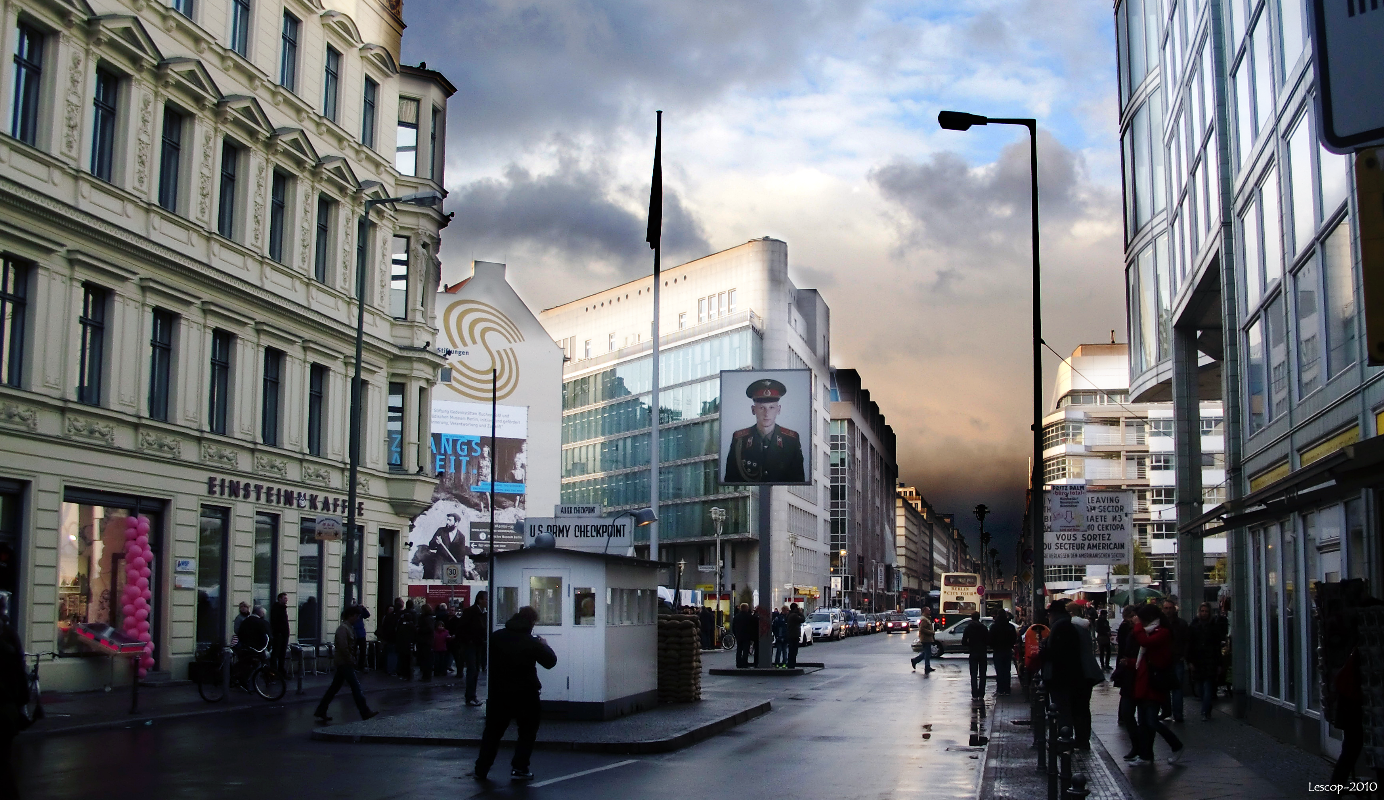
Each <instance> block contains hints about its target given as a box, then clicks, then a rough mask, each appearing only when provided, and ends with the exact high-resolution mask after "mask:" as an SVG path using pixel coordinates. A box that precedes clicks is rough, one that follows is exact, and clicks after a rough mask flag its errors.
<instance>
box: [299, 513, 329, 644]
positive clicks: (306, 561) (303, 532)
mask: <svg viewBox="0 0 1384 800" xmlns="http://www.w3.org/2000/svg"><path fill="white" fill-rule="evenodd" d="M322 551H323V545H322V542H321V541H319V540H318V538H317V520H316V519H313V518H311V517H304V518H301V519H300V520H299V521H298V641H300V642H316V641H318V640H319V639H320V638H321V635H322V579H323V575H322V556H323V552H322Z"/></svg>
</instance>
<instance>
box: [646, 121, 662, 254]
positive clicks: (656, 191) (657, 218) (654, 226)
mask: <svg viewBox="0 0 1384 800" xmlns="http://www.w3.org/2000/svg"><path fill="white" fill-rule="evenodd" d="M662 238H663V112H662V111H660V112H658V133H657V134H656V135H655V137H654V181H653V185H652V186H650V187H649V234H648V236H645V237H644V241H646V242H648V243H649V247H652V248H654V249H655V250H657V249H658V246H659V242H660V240H661V239H662Z"/></svg>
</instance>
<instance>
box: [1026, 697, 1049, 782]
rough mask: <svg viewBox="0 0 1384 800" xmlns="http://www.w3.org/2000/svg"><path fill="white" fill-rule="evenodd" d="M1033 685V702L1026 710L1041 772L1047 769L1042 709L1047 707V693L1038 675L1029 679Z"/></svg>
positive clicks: (1045, 722) (1044, 724) (1046, 727)
mask: <svg viewBox="0 0 1384 800" xmlns="http://www.w3.org/2000/svg"><path fill="white" fill-rule="evenodd" d="M1030 682H1031V683H1032V684H1033V685H1034V688H1033V704H1032V705H1031V706H1030V707H1029V710H1028V721H1029V725H1030V726H1031V727H1032V728H1033V749H1035V750H1037V751H1038V771H1039V772H1043V771H1045V770H1046V769H1047V758H1048V756H1047V752H1046V750H1047V732H1048V725H1047V720H1046V718H1045V716H1044V709H1045V708H1047V705H1048V701H1047V693H1046V692H1045V691H1043V684H1042V681H1041V680H1039V678H1038V676H1036V675H1035V676H1033V678H1032V679H1031V681H1030Z"/></svg>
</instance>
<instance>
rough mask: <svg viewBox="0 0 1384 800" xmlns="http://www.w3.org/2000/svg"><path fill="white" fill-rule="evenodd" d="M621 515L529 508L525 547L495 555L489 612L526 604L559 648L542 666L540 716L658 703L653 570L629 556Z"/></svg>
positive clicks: (628, 530) (540, 630)
mask: <svg viewBox="0 0 1384 800" xmlns="http://www.w3.org/2000/svg"><path fill="white" fill-rule="evenodd" d="M632 531H633V525H632V523H631V521H630V520H629V519H628V518H626V519H624V520H621V519H619V518H616V519H609V518H603V517H599V516H562V517H556V518H546V519H539V518H535V517H530V518H529V519H528V520H527V521H526V523H525V525H524V544H525V546H524V547H523V549H520V550H510V551H506V552H500V553H496V554H495V619H496V620H497V621H503V620H507V619H509V618H510V617H511V616H513V615H514V613H515V612H516V611H518V610H519V607H520V606H522V605H529V606H533V608H534V610H536V611H537V612H538V623H537V625H536V626H535V627H534V633H535V634H537V635H539V636H542V637H543V638H544V640H545V641H547V643H548V645H549V646H550V647H552V648H553V651H554V652H555V653H556V654H557V666H556V667H554V668H553V669H552V670H549V671H545V672H543V673H541V674H540V675H539V680H541V681H542V682H543V711H544V713H545V715H551V716H556V717H565V718H567V719H597V720H606V719H613V718H615V717H620V716H624V715H625V714H632V713H636V712H639V711H645V710H648V709H651V708H654V707H656V706H657V705H658V660H657V659H658V570H659V569H660V568H664V569H666V568H667V566H668V565H667V564H659V563H658V562H655V561H647V560H645V559H640V558H634V557H631V556H627V555H625V553H627V552H628V551H629V549H630V547H631V545H632V541H633V539H632Z"/></svg>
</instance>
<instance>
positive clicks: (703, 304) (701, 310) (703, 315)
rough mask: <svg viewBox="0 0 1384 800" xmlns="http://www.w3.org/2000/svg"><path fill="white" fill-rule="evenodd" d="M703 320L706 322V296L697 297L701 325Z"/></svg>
mask: <svg viewBox="0 0 1384 800" xmlns="http://www.w3.org/2000/svg"><path fill="white" fill-rule="evenodd" d="M703 322H706V298H705V297H699V298H697V324H698V325H700V324H702V323H703Z"/></svg>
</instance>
